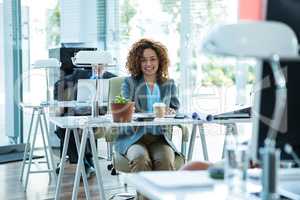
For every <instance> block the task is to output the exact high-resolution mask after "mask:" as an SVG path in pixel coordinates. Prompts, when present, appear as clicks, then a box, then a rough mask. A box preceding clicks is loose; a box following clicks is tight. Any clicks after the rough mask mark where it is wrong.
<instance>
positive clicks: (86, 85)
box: [77, 79, 109, 104]
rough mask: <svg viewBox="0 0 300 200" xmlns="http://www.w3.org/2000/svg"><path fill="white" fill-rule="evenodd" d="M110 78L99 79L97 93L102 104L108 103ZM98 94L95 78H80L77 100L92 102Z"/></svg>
mask: <svg viewBox="0 0 300 200" xmlns="http://www.w3.org/2000/svg"><path fill="white" fill-rule="evenodd" d="M108 85H109V79H99V90H98V91H99V94H97V97H98V101H99V102H100V104H107V103H108ZM95 94H96V80H95V79H79V80H78V83H77V101H82V102H90V101H92V100H93V98H94V96H95Z"/></svg>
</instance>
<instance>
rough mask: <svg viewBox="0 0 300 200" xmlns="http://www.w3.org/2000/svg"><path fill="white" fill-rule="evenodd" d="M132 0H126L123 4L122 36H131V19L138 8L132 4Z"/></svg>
mask: <svg viewBox="0 0 300 200" xmlns="http://www.w3.org/2000/svg"><path fill="white" fill-rule="evenodd" d="M132 4H133V3H132V1H130V0H124V2H123V4H122V5H121V35H122V36H121V37H125V38H129V36H130V25H129V23H130V20H131V19H132V17H133V16H134V15H135V14H136V9H135V8H134V6H133V5H132Z"/></svg>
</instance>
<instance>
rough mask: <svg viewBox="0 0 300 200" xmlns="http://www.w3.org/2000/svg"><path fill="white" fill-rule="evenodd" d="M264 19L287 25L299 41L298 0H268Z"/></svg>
mask: <svg viewBox="0 0 300 200" xmlns="http://www.w3.org/2000/svg"><path fill="white" fill-rule="evenodd" d="M266 20H271V21H279V22H283V23H285V24H287V25H289V26H290V27H291V28H292V29H293V30H294V32H295V33H296V35H297V38H298V42H299V41H300V0H268V2H267V6H266Z"/></svg>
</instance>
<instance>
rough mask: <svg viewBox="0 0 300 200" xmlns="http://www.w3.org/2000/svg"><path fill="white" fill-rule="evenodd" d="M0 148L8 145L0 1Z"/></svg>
mask: <svg viewBox="0 0 300 200" xmlns="http://www.w3.org/2000/svg"><path fill="white" fill-rule="evenodd" d="M0 19H1V20H0V46H1V47H0V130H1V131H0V146H2V145H6V144H8V143H9V141H8V138H7V137H6V136H5V91H4V89H5V80H4V74H5V73H4V59H3V57H4V51H3V50H4V42H3V40H4V35H3V31H4V24H3V22H4V21H3V1H2V0H1V1H0Z"/></svg>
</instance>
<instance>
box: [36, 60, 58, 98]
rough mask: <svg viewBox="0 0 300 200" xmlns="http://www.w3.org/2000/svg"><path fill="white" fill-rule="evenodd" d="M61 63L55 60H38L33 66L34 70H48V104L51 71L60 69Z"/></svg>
mask: <svg viewBox="0 0 300 200" xmlns="http://www.w3.org/2000/svg"><path fill="white" fill-rule="evenodd" d="M59 67H60V63H59V62H58V60H57V59H55V58H49V59H42V60H36V61H35V62H34V64H33V68H34V69H45V70H46V86H47V102H48V101H49V100H50V91H49V79H48V75H49V70H50V69H59Z"/></svg>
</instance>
